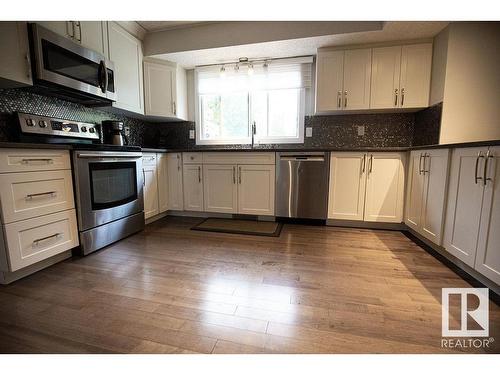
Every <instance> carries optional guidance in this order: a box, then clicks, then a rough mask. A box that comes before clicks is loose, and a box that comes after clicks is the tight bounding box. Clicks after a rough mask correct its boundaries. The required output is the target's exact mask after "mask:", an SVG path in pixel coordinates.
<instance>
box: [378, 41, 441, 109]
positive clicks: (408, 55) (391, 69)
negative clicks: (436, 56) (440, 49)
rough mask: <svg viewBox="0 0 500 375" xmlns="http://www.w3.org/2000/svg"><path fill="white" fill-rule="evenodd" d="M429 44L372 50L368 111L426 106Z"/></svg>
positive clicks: (429, 74) (430, 55) (430, 59)
mask: <svg viewBox="0 0 500 375" xmlns="http://www.w3.org/2000/svg"><path fill="white" fill-rule="evenodd" d="M431 63H432V44H431V43H423V44H410V45H405V46H393V47H380V48H373V59H372V78H371V95H370V96H371V102H370V108H372V109H390V108H421V107H427V106H428V105H429V92H430V83H431Z"/></svg>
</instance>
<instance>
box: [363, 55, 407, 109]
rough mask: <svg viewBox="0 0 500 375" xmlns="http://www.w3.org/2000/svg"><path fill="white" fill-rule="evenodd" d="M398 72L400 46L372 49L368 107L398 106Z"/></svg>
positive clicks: (399, 66)
mask: <svg viewBox="0 0 500 375" xmlns="http://www.w3.org/2000/svg"><path fill="white" fill-rule="evenodd" d="M400 72H401V46H393V47H381V48H374V49H373V54H372V77H371V95H370V108H373V109H379V108H396V107H398V106H399V99H400V92H399V77H400Z"/></svg>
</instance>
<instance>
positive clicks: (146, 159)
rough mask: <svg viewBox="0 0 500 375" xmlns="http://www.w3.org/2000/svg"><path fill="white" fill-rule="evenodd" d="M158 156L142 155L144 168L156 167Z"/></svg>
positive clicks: (152, 154)
mask: <svg viewBox="0 0 500 375" xmlns="http://www.w3.org/2000/svg"><path fill="white" fill-rule="evenodd" d="M156 159H157V156H156V154H155V153H149V152H147V153H143V154H142V165H144V166H152V167H154V166H156Z"/></svg>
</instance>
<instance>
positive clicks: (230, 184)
mask: <svg viewBox="0 0 500 375" xmlns="http://www.w3.org/2000/svg"><path fill="white" fill-rule="evenodd" d="M203 190H204V194H203V197H204V203H205V211H207V212H220V213H237V212H238V186H237V166H236V165H231V164H205V165H204V166H203Z"/></svg>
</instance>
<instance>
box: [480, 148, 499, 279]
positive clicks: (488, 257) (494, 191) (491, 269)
mask: <svg viewBox="0 0 500 375" xmlns="http://www.w3.org/2000/svg"><path fill="white" fill-rule="evenodd" d="M487 160H488V162H487V164H486V167H485V169H483V179H484V177H486V182H484V181H485V180H483V185H485V187H484V199H483V209H482V213H481V229H480V232H479V243H478V248H477V256H476V262H475V269H476V270H477V271H479V272H480V273H482V274H483V275H484V276H486V277H487V278H488V279H490V280H492V281H493V282H495V283H496V284H498V285H500V230H499V229H500V147H498V146H497V147H490V150H489V154H488V155H487Z"/></svg>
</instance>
